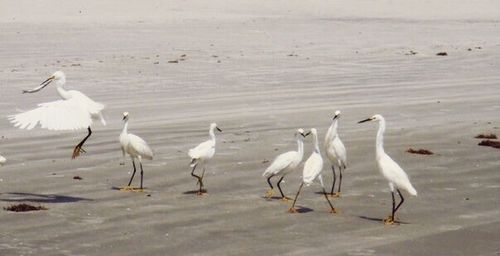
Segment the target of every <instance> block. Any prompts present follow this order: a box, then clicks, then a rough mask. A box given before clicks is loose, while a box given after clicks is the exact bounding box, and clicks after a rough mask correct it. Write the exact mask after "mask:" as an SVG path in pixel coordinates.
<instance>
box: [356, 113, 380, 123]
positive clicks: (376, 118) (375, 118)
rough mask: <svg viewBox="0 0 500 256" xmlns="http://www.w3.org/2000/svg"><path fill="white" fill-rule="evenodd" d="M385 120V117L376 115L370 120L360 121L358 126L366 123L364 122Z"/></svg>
mask: <svg viewBox="0 0 500 256" xmlns="http://www.w3.org/2000/svg"><path fill="white" fill-rule="evenodd" d="M383 119H384V117H383V116H382V115H379V114H377V115H374V116H372V117H370V118H367V119H364V120H361V121H359V122H358V124H360V123H364V122H368V121H380V120H383Z"/></svg>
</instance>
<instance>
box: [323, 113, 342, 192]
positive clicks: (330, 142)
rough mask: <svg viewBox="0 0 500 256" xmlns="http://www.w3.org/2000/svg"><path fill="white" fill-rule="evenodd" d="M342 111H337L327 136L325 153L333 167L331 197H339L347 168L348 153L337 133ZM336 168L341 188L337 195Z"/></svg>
mask: <svg viewBox="0 0 500 256" xmlns="http://www.w3.org/2000/svg"><path fill="white" fill-rule="evenodd" d="M339 119H340V111H338V110H337V111H335V116H334V117H333V120H332V124H331V125H330V128H328V131H327V133H326V135H325V151H326V156H327V157H328V160H330V163H331V165H332V172H333V184H332V191H331V192H330V195H331V196H335V197H339V196H340V188H341V186H342V170H345V168H346V166H347V152H346V150H345V146H344V143H342V141H341V140H340V137H339V134H338V132H337V127H338V125H339V123H338V122H339ZM335 166H336V167H337V169H338V170H339V187H338V190H337V192H336V193H334V192H333V190H334V188H335V182H336V180H337V175H336V174H335Z"/></svg>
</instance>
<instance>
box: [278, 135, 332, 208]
mask: <svg viewBox="0 0 500 256" xmlns="http://www.w3.org/2000/svg"><path fill="white" fill-rule="evenodd" d="M311 134H312V135H313V142H314V150H313V152H312V153H311V156H309V158H308V159H307V160H306V162H305V163H304V170H303V172H302V183H301V184H300V187H299V190H298V191H297V195H296V196H295V199H294V200H293V204H292V206H291V207H290V209H289V210H288V211H289V212H291V213H294V212H297V210H296V209H295V203H296V201H297V198H298V197H299V194H300V191H301V189H302V186H303V185H304V184H306V185H307V186H309V185H311V184H312V183H313V182H314V180H316V179H318V180H319V182H320V185H321V188H322V189H323V194H324V196H325V198H326V200H327V202H328V204H329V205H330V212H331V213H336V210H335V208H334V207H333V205H332V203H331V202H330V200H329V199H328V196H327V195H326V190H325V186H324V184H323V177H322V176H321V171H322V170H323V158H322V157H321V152H320V150H319V143H318V132H317V130H316V129H315V128H312V129H311Z"/></svg>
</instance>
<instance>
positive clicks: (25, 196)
mask: <svg viewBox="0 0 500 256" xmlns="http://www.w3.org/2000/svg"><path fill="white" fill-rule="evenodd" d="M1 195H2V197H3V196H4V195H7V197H8V198H0V201H3V202H34V203H74V202H79V201H93V200H92V199H88V198H83V197H74V196H63V195H54V194H47V195H44V194H33V193H22V192H8V193H2V194H1Z"/></svg>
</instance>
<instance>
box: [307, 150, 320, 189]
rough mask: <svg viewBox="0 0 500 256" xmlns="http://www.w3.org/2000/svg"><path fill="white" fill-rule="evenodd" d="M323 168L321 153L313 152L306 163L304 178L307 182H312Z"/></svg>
mask: <svg viewBox="0 0 500 256" xmlns="http://www.w3.org/2000/svg"><path fill="white" fill-rule="evenodd" d="M322 169H323V159H322V158H321V155H320V154H318V153H316V152H313V153H312V154H311V156H310V157H309V158H308V159H307V160H306V162H305V163H304V170H303V172H302V180H303V181H304V183H305V184H307V185H309V184H311V183H312V182H313V181H314V179H316V177H318V175H319V174H320V173H321V170H322Z"/></svg>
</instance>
